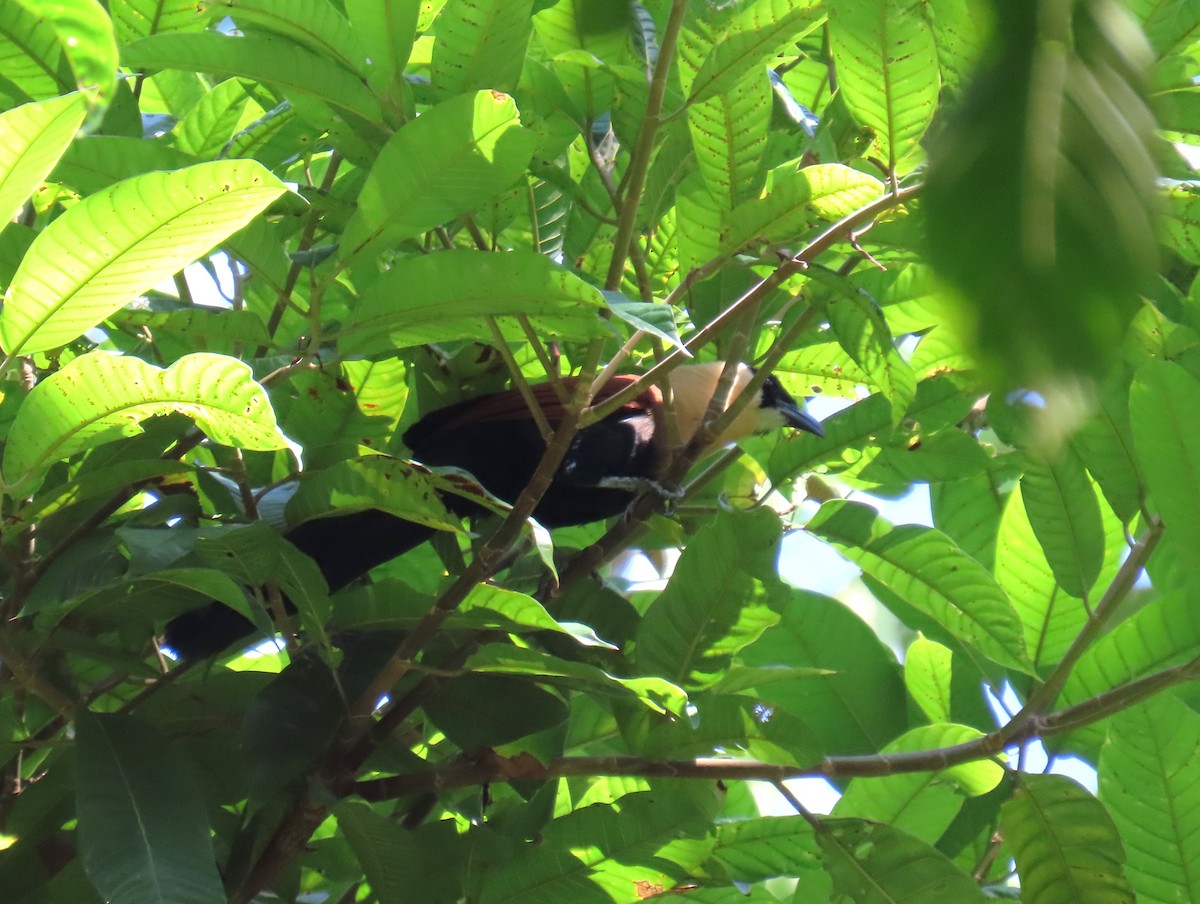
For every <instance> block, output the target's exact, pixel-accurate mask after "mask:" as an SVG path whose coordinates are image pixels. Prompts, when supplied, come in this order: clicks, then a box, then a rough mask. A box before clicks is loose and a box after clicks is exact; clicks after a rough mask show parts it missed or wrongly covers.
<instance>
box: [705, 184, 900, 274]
mask: <svg viewBox="0 0 1200 904" xmlns="http://www.w3.org/2000/svg"><path fill="white" fill-rule="evenodd" d="M882 194H883V183H882V182H880V181H879V180H878V179H876V178H875V177H874V176H869V175H867V174H866V173H863V172H859V171H858V170H856V169H852V168H851V167H848V166H844V165H842V164H840V163H819V164H814V165H812V166H805V167H801V168H799V169H797V168H796V166H795V165H794V164H786V165H784V166H782V167H779V168H778V169H776V170H773V171H772V172H771V173H769V174H768V177H767V185H766V188H765V189H764V190H763V195H762V197H760V198H753V199H751V200H748V201H743V202H742V203H741V204H739V205H738V206H737V207H735V208H733V210H731V211H729V214H728V215H727V217H726V218H725V226H724V228H723V229H722V231H721V245H722V247H724V248H725V249H726V250H727V251H729V252H730V253H732V252H735V251H738V250H740V249H742V248H744V247H746V246H748V245H750V244H751V243H766V244H771V245H775V244H786V243H788V242H794V241H796V240H797V239H798V238H799V237H800V236H801V235H802V234H803V233H804V230H805V228H806V227H807V226H808V225H809V224H810V223H811V220H812V218H813V216H814V215H816V216H817V217H820V218H821V219H824V220H838V219H841V218H842V217H844V216H846V215H847V214H849V213H852V212H853V211H855V210H858V209H859V208H860V207H863V206H865V205H866V204H869V203H870V202H871V201H875V200H877V199H878V198H879V197H880V196H881V195H882Z"/></svg>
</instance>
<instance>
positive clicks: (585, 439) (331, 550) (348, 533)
mask: <svg viewBox="0 0 1200 904" xmlns="http://www.w3.org/2000/svg"><path fill="white" fill-rule="evenodd" d="M723 369H724V364H723V363H722V362H707V363H696V364H686V365H682V366H680V367H677V368H675V369H674V370H673V371H671V373H670V376H669V377H668V380H667V386H668V390H669V392H670V400H671V405H670V407H671V409H672V410H673V412H674V419H675V424H676V429H677V436H678V440H679V442H680V443H681V444H686V443H687V442H688V441H690V440H691V439H692V438H693V436H695V434H696V432H697V431H698V430H699V429H700V426H701V424H702V423H703V421H704V417H705V415H706V413H707V410H708V405H709V401H710V400H711V398H712V396H713V394H714V392H715V390H716V388H717V386H718V383H719V381H720V378H721V374H722V371H723ZM754 373H755V371H754V369H753V368H752V367H750V366H749V365H746V364H739V365H737V367H736V370H735V373H734V378H733V382H732V384H731V388H730V393H729V401H730V403H732V401H733V400H734V399H736V398H737V397H738V396H739V395H741V393H742V391H743V390H744V389H745V388H746V386H747V385H748V384H749V383H750V381H751V380H752V379H753V377H754ZM637 379H638V378H637V377H636V376H634V375H628V374H626V375H618V376H614V377H612V378H611V379H609V380H608V381H607V382H606V383H605V384H604V385H603V386H602V387H600V389H599V390H598V391H597V392H596V393H595V395H594V397H593V399H592V403H593V404H599V403H602V402H604V401H606V400H608V399H611V398H612V397H613V396H615V395H617V394H618V393H620V392H621V391H622V390H625V389H626V388H628V387H629V386H631V385H633V384H634V383H635V382H636V381H637ZM559 383H560V385H559V386H558V387H556V386H555V385H554V384H552V383H541V384H536V385H533V386H530V387H528V388H529V392H530V398H531V401H532V403H533V404H536V405H537V406H538V407H539V408H540V409H541V413H542V415H543V418H544V420H545V422H546V424H547V425H548V426H549V427H550V428H551V429H554V428H557V426H558V425H559V424H560V423H561V421H562V419H563V417H564V415H565V406H564V404H563V402H562V401H561V398H560V392H562V391H563V390H565V392H563V395H567V394H569V393H570V392H572V391H573V390H574V389H575V388H576V386H577V383H576V378H564V379H562V380H560V381H559ZM529 405H530V402H529V401H527V400H526V398H525V396H524V395H522V393H521V392H520V391H519V390H517V389H508V390H504V391H502V392H497V393H491V394H489V395H484V396H478V397H475V398H471V399H467V400H465V401H461V402H456V403H454V404H451V405H447V406H445V407H442V408H438V409H435V410H434V411H431V412H429V413H427V414H426V415H424V416H423V417H422V418H421V419H420V420H418V421H417V422H416V423H414V424H413V425H412V426H411V427H409V428H408V430H406V431H405V433H404V435H403V441H404V444H405V445H406V446H407V447H408V449H409V450H410V451H411V453H412V458H413V460H414V461H416V462H419V463H420V464H423V465H426V466H428V467H451V468H457V469H460V470H463V471H466V472H468V473H469V474H470V475H471V476H472V477H474V478H475V480H476V481H478V483H479V485H480V486H482V487H483V488H484V489H485V490H487V491H488V493H490V494H491V495H492V496H495V497H496V498H498V499H500V500H502V501H503V502H506V503H510V504H511V503H512V502H514V501H515V500H516V499H517V497H518V496H519V495H520V494H521V492H522V491H523V490H524V489H525V486H526V485H527V484H528V483H529V481H530V479H531V478H532V477H533V474H534V471H535V470H536V469H537V466H538V463H539V462H540V461H541V459H542V455H543V453H544V452H545V449H546V443H545V440H544V438H543V435H542V430H541V428H540V426H539V425H538V423H537V422H536V421H535V419H534V417H533V415H532V414H531V411H530V407H529ZM666 411H667V406H666V405H665V403H664V399H663V394H662V391H661V390H660V389H659V388H658V387H657V386H650V387H649V388H647V389H645V390H644V391H642V392H641V393H640V394H639V395H637V396H635V397H634V398H632V399H630V400H629V401H627V402H625V403H624V404H623V405H621V406H620V407H619V408H617V409H616V410H615V411H613V412H612V413H610V414H609V415H608V416H607V417H604V418H603V419H601V420H600V421H597V422H596V423H594V424H590V425H588V426H586V427H584V428H582V429H581V430H580V431H579V432H578V433H577V434H576V435H575V437H574V438H573V440H572V442H571V445H570V447H569V448H568V450H567V452H566V454H565V456H564V457H563V460H562V462H561V464H560V465H559V467H558V471H557V472H556V473H555V475H554V478H553V480H552V481H551V483H550V486H549V488H548V489H547V490H546V492H545V493H544V494H543V496H542V498H541V500H540V501H539V502H538V504H537V505H536V506H535V508H534V510H533V516H532V517H533V518H534V519H535V520H536V521H537V522H538V523H540V524H541V525H542V526H543V527H547V528H557V527H570V526H573V525H578V524H587V523H590V522H594V521H603V520H606V519H608V518H612V517H615V516H617V515H620V514H622V513H623V512H624V511H625V510H626V509H627V508H628V507H629V505H630V504H631V503H632V502H633V500H634V498H635V497H636V496H637V495H638V494H639V493H640V492H643V491H646V490H650V491H656V492H659V493H661V494H663V495H667V496H669V495H671V491H670V490H668V489H666V488H665V487H663V486H662V485H661V484H659V482H658V478H659V477H660V476H661V474H662V472H663V470H664V469H665V468H666V466H667V465H668V464H669V461H670V456H671V443H670V441H669V439H668V433H669V429H668V426H667V414H666ZM782 427H793V428H797V429H800V430H804V431H806V432H808V433H811V434H815V435H816V436H823V435H824V431H823V429H822V427H821V423H820V422H819V421H818V420H816V419H815V418H813V417H812V416H811V415H809V414H808V412H806V411H805V410H804V408H803V407H802V406H801V405H800V404H798V403H797V402H796V400H795V399H794V398H793V397H792V396H791V395H789V394H788V393H787V391H786V390H785V389H784V388H783V386H782V385H781V384H780V382H779V380H778V379H777V378H776V377H775V376H774V375H771V376H768V377H767V378H766V379H765V381H763V382H762V384H761V386H760V388H759V389H758V395H757V398H756V399H755V400H754V401H753V402H751V404H749V405H746V406H745V407H744V408H742V410H741V411H740V412H739V413H738V415H737V416H736V417H735V418H734V419H733V421H732V422H731V423H730V424H729V425H728V426H727V427H726V428H725V430H724V431H723V432H722V433H721V435H720V436H718V437H717V438H716V439H715V441H713V442H712V443H711V444H710V445H709V447H708V449H707V450H706V452H707V451H712V450H715V449H717V448H721V447H723V446H726V445H728V444H729V443H732V442H736V441H737V440H740V439H743V438H745V437H748V436H751V435H754V434H757V433H766V432H769V431H772V430H775V429H779V428H782ZM443 501H444V503H445V504H446V507H447V508H448V509H449V510H450V511H452V512H453V513H455V514H456V515H458V516H460V517H474V516H477V515H478V514H480V512H481V511H482V509H481V507H480V506H479V505H478V503H476V502H473V501H471V500H469V499H467V498H465V497H460V496H457V495H452V494H444V498H443ZM435 533H436V531H435V529H434V528H431V527H427V526H425V525H421V524H416V523H414V522H411V521H407V520H405V519H403V518H400V517H398V516H396V515H392V514H390V513H387V512H384V511H381V510H378V509H368V510H365V511H359V512H353V513H349V514H343V515H333V516H329V517H325V518H317V519H313V520H309V521H306V522H304V523H302V524H300V525H298V526H296V527H293V528H292V529H291V530H289V531H288V532H287V533H285V534H284V537H285V539H287V540H288V541H290V542H291V543H292V544H293V545H295V546H296V547H297V548H298V549H299V550H300V551H301V552H302V553H304V554H306V555H308V556H309V557H311V558H312V559H313V560H314V561H315V562H316V563H317V565H318V566H319V568H320V569H321V573H322V575H323V576H324V577H325V580H326V582H327V584H328V586H329V590H330V592H334V591H337V590H340V589H341V588H342V587H345V586H347V585H348V584H350V583H352V582H353V581H355V580H357V579H358V578H360V577H361V576H363V575H364V574H366V573H367V572H368V571H370V570H371V569H372V568H374V567H375V566H377V565H381V564H383V563H384V562H387V561H390V560H391V559H393V558H395V557H396V556H399V555H401V554H403V553H405V552H407V551H408V550H410V549H412V548H414V547H416V546H418V545H420V544H421V543H423V542H424V541H426V540H428V539H429V538H430V537H432V536H433V535H434V534H435ZM255 630H256V629H255V628H254V626H253V625H252V624H251V623H250V622H249V621H248V620H247V619H246V618H245V617H243V616H242V615H240V614H238V613H237V612H235V611H234V610H233V609H230V608H229V607H227V606H225V605H223V604H221V603H212V604H210V605H208V606H205V607H201V608H200V609H195V610H192V611H190V612H185V613H183V614H182V615H180V616H177V617H176V618H175V619H173V620H172V621H171V622H169V623H168V625H167V627H166V631H165V634H164V643H165V645H166V646H168V647H169V648H171V649H172V650H173V651H174V652H175V653H176V655H178V656H180V657H181V658H182V659H184V660H189V659H196V658H202V657H207V656H210V655H213V654H215V653H217V652H220V651H221V650H223V649H225V648H226V647H228V646H230V645H232V644H233V642H234V641H236V640H240V639H242V638H245V637H246V636H248V635H250V634H252V633H254V632H255Z"/></svg>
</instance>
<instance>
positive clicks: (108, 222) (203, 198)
mask: <svg viewBox="0 0 1200 904" xmlns="http://www.w3.org/2000/svg"><path fill="white" fill-rule="evenodd" d="M284 190H285V189H284V186H283V184H282V183H281V182H280V181H279V180H278V179H276V178H275V177H274V176H273V175H271V174H270V173H269V172H267V171H266V170H265V169H263V168H262V167H261V166H260V165H259V164H257V163H255V162H253V161H250V160H222V161H217V162H214V163H201V164H197V165H196V166H192V167H188V168H186V169H182V170H177V171H175V172H171V173H146V174H145V175H142V176H135V177H134V178H132V179H127V180H125V181H124V182H120V183H118V184H117V185H114V186H112V187H111V188H108V189H105V190H104V191H101V192H98V193H96V194H94V195H92V196H90V197H88V198H86V199H85V200H84V201H82V202H80V203H79V204H76V205H75V206H74V207H72V208H71V209H70V210H68V211H67V212H66V213H64V214H63V215H62V216H60V217H59V218H58V219H57V220H55V221H54V222H53V223H52V224H50V226H48V227H47V228H46V229H45V230H44V231H43V232H42V233H41V234H40V235H39V236H38V237H37V239H36V240H35V241H34V243H33V246H32V247H31V248H30V249H29V252H28V253H27V254H26V255H25V259H24V260H23V261H22V262H21V266H20V268H19V269H18V270H17V273H16V275H15V276H14V277H13V280H12V283H11V284H10V285H9V286H8V291H7V292H6V293H5V295H4V307H3V308H2V309H0V342H2V343H3V345H4V350H5V351H6V352H7V353H8V354H10V355H16V354H30V353H32V352H35V351H44V350H46V349H51V348H57V347H58V346H60V345H63V344H64V343H67V342H70V341H71V340H72V339H75V338H76V337H78V336H79V335H80V334H81V333H82V332H83V331H84V330H87V329H89V328H90V327H93V326H95V325H96V324H97V323H99V322H100V321H101V320H103V319H104V318H105V317H107V316H108V315H109V314H111V313H112V312H113V311H115V310H117V309H118V308H121V307H124V306H125V305H126V304H128V303H129V302H130V301H132V300H133V299H134V297H136V296H137V294H138V293H140V292H144V291H145V290H147V289H149V288H151V287H152V286H154V285H155V284H157V283H158V282H159V281H160V280H162V279H165V278H167V277H169V276H170V275H171V274H173V273H175V272H176V271H178V270H180V269H182V268H183V267H184V266H185V265H187V264H189V263H191V262H192V261H193V260H195V259H196V258H197V257H199V256H200V255H202V254H204V253H205V252H206V251H208V250H209V249H210V248H212V246H213V245H215V244H217V243H218V242H220V241H221V240H222V239H225V238H227V237H228V236H229V235H231V234H232V233H234V232H236V231H237V230H238V229H240V228H242V227H243V226H245V225H246V223H248V222H249V221H250V220H251V219H252V218H253V217H254V216H256V215H257V214H258V213H259V211H261V210H262V209H263V208H264V207H265V206H266V205H267V204H269V203H270V202H271V201H273V200H274V199H275V198H277V197H279V195H281V194H282V193H283V192H284Z"/></svg>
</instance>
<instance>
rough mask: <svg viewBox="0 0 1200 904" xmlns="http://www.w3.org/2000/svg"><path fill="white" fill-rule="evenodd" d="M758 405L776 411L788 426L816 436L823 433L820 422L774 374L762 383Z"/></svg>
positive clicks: (766, 409) (765, 409)
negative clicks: (793, 396)
mask: <svg viewBox="0 0 1200 904" xmlns="http://www.w3.org/2000/svg"><path fill="white" fill-rule="evenodd" d="M759 407H760V408H762V409H763V410H764V411H776V412H778V413H779V415H780V416H781V417H782V418H783V423H784V424H785V425H787V426H789V427H796V428H797V429H800V430H807V431H808V432H809V433H813V434H816V435H817V436H824V435H825V429H824V428H823V427H822V426H821V422H820V421H818V420H817V419H816V418H815V417H813V416H812V415H810V414H809V413H808V412H807V411H805V410H804V409H803V408H802V407H801V406H800V405H799V404H798V403H797V402H796V400H795V399H793V398H792V397H791V395H789V394H788V391H787V390H786V389H784V388H783V385H782V384H781V383H780V382H779V380H778V378H776V377H775V376H774V375H772V376H769V377H767V379H766V381H765V382H764V383H763V385H762V392H761V398H760V401H759Z"/></svg>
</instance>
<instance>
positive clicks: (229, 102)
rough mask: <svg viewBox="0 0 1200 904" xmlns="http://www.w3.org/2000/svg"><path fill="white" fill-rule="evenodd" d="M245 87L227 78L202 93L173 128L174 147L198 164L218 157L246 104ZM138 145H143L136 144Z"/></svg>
mask: <svg viewBox="0 0 1200 904" xmlns="http://www.w3.org/2000/svg"><path fill="white" fill-rule="evenodd" d="M246 88H247V85H246V84H245V83H243V82H242V80H241V79H236V78H228V79H225V81H223V82H221V83H220V84H218V85H215V86H214V87H213V88H212V90H211V91H208V92H206V93H205V95H204V96H203V97H202V98H200V100H199V102H198V103H196V105H195V106H193V107H192V108H191V109H190V110H188V111H187V113H185V114H184V115H183V118H182V119H180V120H179V122H178V123H176V125H175V129H174V131H173V134H174V136H175V147H176V148H177V149H178V150H180V151H183V152H184V153H185V154H191V155H192V156H193V157H195V158H197V159H198V160H211V159H213V158H215V157H217V156H224V155H221V150H222V148H224V147H225V145H226V144H228V142H229V140H230V139H231V138H232V137H233V133H234V130H235V129H236V128H237V126H238V123H239V122H241V120H242V114H243V112H244V111H245V109H246V105H247V103H248V102H249V101H250V95H249V93H247V90H246ZM138 143H139V144H142V143H143V142H138Z"/></svg>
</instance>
